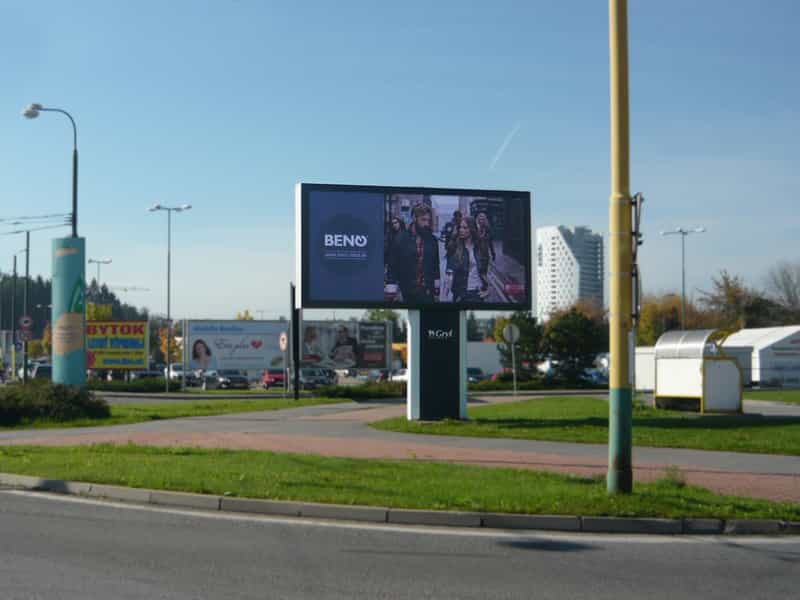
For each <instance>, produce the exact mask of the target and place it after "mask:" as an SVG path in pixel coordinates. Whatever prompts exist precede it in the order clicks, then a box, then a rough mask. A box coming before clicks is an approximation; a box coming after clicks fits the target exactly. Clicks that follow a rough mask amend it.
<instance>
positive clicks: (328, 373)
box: [319, 367, 339, 385]
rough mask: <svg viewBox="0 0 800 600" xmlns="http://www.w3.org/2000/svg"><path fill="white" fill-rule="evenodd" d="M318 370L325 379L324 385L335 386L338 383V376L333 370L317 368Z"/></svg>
mask: <svg viewBox="0 0 800 600" xmlns="http://www.w3.org/2000/svg"><path fill="white" fill-rule="evenodd" d="M319 370H320V371H321V372H322V375H323V377H324V378H325V385H336V384H337V383H338V382H339V375H338V373H336V371H334V370H333V369H329V368H327V367H319Z"/></svg>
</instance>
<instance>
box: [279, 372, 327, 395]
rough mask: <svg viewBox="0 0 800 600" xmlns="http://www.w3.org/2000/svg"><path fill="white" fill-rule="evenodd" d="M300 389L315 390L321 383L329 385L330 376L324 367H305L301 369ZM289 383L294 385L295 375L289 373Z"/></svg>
mask: <svg viewBox="0 0 800 600" xmlns="http://www.w3.org/2000/svg"><path fill="white" fill-rule="evenodd" d="M299 379H300V389H303V390H313V389H315V388H318V387H319V386H321V385H328V376H327V375H326V374H325V373H324V372H323V371H322V369H319V368H316V367H303V368H301V369H300V375H299ZM289 385H290V386H291V385H294V377H293V376H292V373H291V372H290V373H289Z"/></svg>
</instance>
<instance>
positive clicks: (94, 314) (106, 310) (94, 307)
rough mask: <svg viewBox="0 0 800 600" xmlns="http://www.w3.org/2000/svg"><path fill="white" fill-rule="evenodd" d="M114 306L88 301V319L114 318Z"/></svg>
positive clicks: (103, 319)
mask: <svg viewBox="0 0 800 600" xmlns="http://www.w3.org/2000/svg"><path fill="white" fill-rule="evenodd" d="M113 312H114V311H113V306H112V305H111V304H97V303H95V302H87V303H86V320H87V321H111V320H112V319H113Z"/></svg>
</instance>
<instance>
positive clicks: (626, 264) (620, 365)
mask: <svg viewBox="0 0 800 600" xmlns="http://www.w3.org/2000/svg"><path fill="white" fill-rule="evenodd" d="M609 38H610V50H611V53H610V73H611V197H610V199H609V217H610V219H609V221H610V233H609V243H610V245H611V249H610V263H611V264H610V267H611V273H610V275H611V280H610V295H611V306H610V315H609V328H610V331H609V338H610V354H611V368H610V377H609V398H608V405H609V419H608V477H607V489H608V492H609V493H611V494H615V493H620V492H622V493H630V492H631V491H632V490H633V469H632V459H631V446H632V443H631V438H632V417H631V415H632V401H633V393H632V390H631V377H630V365H629V364H628V363H629V360H630V344H631V339H630V332H631V331H632V312H633V311H632V297H633V294H632V271H633V254H632V241H633V236H632V219H631V198H630V168H629V159H630V146H629V131H628V2H627V0H609Z"/></svg>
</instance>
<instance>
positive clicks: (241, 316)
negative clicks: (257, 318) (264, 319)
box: [236, 308, 253, 321]
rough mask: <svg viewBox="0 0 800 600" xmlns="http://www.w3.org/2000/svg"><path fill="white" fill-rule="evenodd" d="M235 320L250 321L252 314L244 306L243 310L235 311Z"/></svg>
mask: <svg viewBox="0 0 800 600" xmlns="http://www.w3.org/2000/svg"><path fill="white" fill-rule="evenodd" d="M236 320H237V321H252V320H253V315H251V314H250V309H249V308H245V309H244V312H237V313H236Z"/></svg>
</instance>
